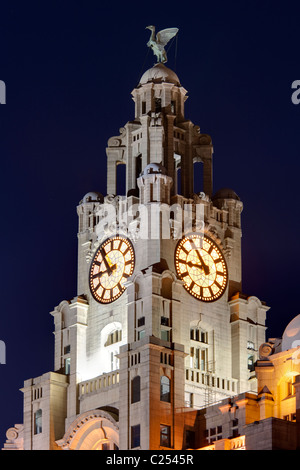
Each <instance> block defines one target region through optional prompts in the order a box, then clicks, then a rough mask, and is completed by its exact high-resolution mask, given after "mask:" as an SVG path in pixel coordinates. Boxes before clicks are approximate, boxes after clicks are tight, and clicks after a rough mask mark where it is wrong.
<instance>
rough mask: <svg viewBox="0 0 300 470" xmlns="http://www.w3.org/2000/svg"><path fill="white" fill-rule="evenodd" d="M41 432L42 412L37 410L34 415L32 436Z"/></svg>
mask: <svg viewBox="0 0 300 470" xmlns="http://www.w3.org/2000/svg"><path fill="white" fill-rule="evenodd" d="M41 432H42V410H41V409H39V410H37V411H36V412H35V413H34V434H41Z"/></svg>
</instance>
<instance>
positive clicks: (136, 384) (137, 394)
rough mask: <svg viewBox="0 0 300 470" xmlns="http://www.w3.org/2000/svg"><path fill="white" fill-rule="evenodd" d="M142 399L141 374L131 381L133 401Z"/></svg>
mask: <svg viewBox="0 0 300 470" xmlns="http://www.w3.org/2000/svg"><path fill="white" fill-rule="evenodd" d="M140 399H141V378H140V376H139V375H137V376H136V377H134V378H133V379H132V381H131V403H136V402H138V401H140Z"/></svg>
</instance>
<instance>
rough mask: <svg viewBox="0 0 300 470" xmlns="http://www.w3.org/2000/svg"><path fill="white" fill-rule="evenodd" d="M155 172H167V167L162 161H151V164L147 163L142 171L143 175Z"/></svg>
mask: <svg viewBox="0 0 300 470" xmlns="http://www.w3.org/2000/svg"><path fill="white" fill-rule="evenodd" d="M153 173H156V174H159V173H160V174H163V175H165V174H166V173H167V171H166V169H165V167H164V166H162V164H161V163H149V165H147V166H146V167H145V168H144V171H143V172H142V175H149V174H153Z"/></svg>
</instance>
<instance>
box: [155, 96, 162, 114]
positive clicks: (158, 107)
mask: <svg viewBox="0 0 300 470" xmlns="http://www.w3.org/2000/svg"><path fill="white" fill-rule="evenodd" d="M155 112H156V113H160V112H161V99H160V98H155Z"/></svg>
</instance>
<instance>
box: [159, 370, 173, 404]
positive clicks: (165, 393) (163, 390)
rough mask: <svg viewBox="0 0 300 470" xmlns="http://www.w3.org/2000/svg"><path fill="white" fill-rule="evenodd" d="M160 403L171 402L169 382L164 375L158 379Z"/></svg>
mask: <svg viewBox="0 0 300 470" xmlns="http://www.w3.org/2000/svg"><path fill="white" fill-rule="evenodd" d="M160 401H166V402H170V401H171V380H170V379H169V377H167V376H166V375H162V376H161V378H160Z"/></svg>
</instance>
